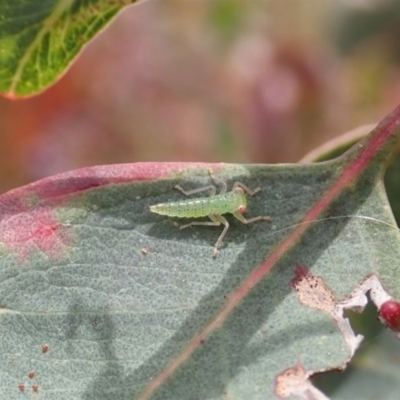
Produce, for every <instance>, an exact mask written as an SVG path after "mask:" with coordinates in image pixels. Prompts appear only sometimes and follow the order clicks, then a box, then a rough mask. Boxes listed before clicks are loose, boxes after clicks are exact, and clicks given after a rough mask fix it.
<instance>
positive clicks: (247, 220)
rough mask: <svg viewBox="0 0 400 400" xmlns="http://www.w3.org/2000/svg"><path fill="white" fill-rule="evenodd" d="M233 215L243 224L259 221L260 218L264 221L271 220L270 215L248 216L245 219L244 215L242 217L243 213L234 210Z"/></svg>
mask: <svg viewBox="0 0 400 400" xmlns="http://www.w3.org/2000/svg"><path fill="white" fill-rule="evenodd" d="M233 216H234V217H235V218H237V219H238V220H239V221H240V222H242V223H243V224H251V223H252V222H256V221H260V220H265V221H272V218H271V217H267V216H266V217H264V216H258V217H253V218H248V219H246V218H245V217H243V215H242V214H241V213H240V212H238V211H236V212H234V213H233Z"/></svg>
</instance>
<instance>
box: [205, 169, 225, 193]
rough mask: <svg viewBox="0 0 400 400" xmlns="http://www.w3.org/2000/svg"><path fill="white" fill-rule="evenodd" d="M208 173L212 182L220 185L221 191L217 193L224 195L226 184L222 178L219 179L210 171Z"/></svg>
mask: <svg viewBox="0 0 400 400" xmlns="http://www.w3.org/2000/svg"><path fill="white" fill-rule="evenodd" d="M208 172H209V174H210V177H211V179H212V180H213V181H215V182H218V183H220V184H221V186H222V187H221V191H220V192H219V194H225V193H226V189H227V185H226V182H225V181H224V180H223V179H222V178H219V177H218V176H215V175H214V173H213V171H212V170H209V171H208Z"/></svg>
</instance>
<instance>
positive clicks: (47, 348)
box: [42, 344, 49, 353]
mask: <svg viewBox="0 0 400 400" xmlns="http://www.w3.org/2000/svg"><path fill="white" fill-rule="evenodd" d="M48 351H49V346H47V344H44V345H43V346H42V353H47V352H48Z"/></svg>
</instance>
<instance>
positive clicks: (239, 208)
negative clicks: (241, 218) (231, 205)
mask: <svg viewBox="0 0 400 400" xmlns="http://www.w3.org/2000/svg"><path fill="white" fill-rule="evenodd" d="M246 209H247V207H246V206H244V205H241V206H239V207H238V209H237V210H238V211H239V212H240V213H241V214H243V213H244V212H246Z"/></svg>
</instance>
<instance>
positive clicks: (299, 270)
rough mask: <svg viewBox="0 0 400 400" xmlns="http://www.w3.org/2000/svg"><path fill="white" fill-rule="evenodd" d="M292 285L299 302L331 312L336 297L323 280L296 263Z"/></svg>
mask: <svg viewBox="0 0 400 400" xmlns="http://www.w3.org/2000/svg"><path fill="white" fill-rule="evenodd" d="M295 268H296V270H295V277H294V278H293V279H292V287H293V288H294V289H295V290H296V292H297V296H298V298H299V301H300V303H302V304H304V305H306V306H308V307H311V308H316V309H318V310H321V311H325V312H328V313H332V312H333V311H334V308H335V305H336V299H335V296H334V295H333V293H332V291H331V289H330V288H329V287H328V286H327V285H326V284H325V282H324V280H323V279H322V278H321V277H319V276H315V275H312V274H311V273H310V272H309V271H308V270H307V269H306V268H305V267H302V266H301V265H300V264H296V267H295Z"/></svg>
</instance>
